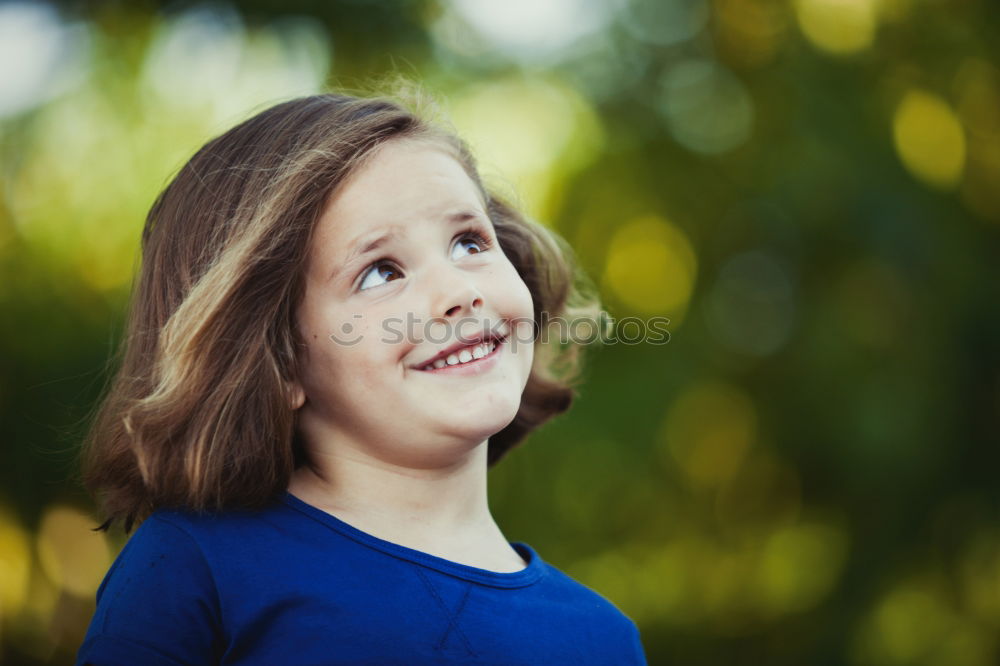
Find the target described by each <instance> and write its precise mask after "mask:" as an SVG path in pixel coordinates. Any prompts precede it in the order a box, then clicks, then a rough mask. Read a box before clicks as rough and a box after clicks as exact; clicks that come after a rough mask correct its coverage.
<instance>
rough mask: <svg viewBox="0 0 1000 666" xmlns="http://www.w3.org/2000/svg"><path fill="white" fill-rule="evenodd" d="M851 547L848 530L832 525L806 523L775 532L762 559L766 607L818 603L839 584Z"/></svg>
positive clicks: (781, 609) (791, 608) (777, 609)
mask: <svg viewBox="0 0 1000 666" xmlns="http://www.w3.org/2000/svg"><path fill="white" fill-rule="evenodd" d="M847 548H848V536H847V534H846V532H844V531H843V530H842V529H840V528H838V527H834V526H832V525H826V524H822V523H804V524H799V525H791V526H787V527H783V528H779V529H778V530H776V531H775V532H773V533H772V534H771V535H770V536H769V537H768V539H767V541H766V545H765V546H764V550H763V553H762V557H761V562H760V571H759V580H758V583H759V586H760V588H759V593H760V595H761V601H762V604H763V606H764V607H765V608H766V609H767V610H768V611H769V612H771V613H774V614H782V613H792V612H799V611H803V610H806V609H808V608H812V607H813V606H815V605H816V604H817V603H819V602H820V601H822V600H823V598H824V597H826V595H827V594H829V592H830V590H831V589H832V588H833V586H834V584H835V583H836V581H837V579H838V577H839V575H840V572H841V570H842V568H843V566H844V561H845V559H846V556H847Z"/></svg>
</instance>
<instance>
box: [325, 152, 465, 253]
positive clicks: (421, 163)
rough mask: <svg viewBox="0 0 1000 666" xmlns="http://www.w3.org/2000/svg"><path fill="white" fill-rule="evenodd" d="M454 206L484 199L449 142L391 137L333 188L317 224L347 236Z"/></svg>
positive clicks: (337, 234) (341, 235) (397, 223)
mask: <svg viewBox="0 0 1000 666" xmlns="http://www.w3.org/2000/svg"><path fill="white" fill-rule="evenodd" d="M455 208H473V209H475V210H480V211H482V210H483V200H482V195H481V194H480V192H479V189H478V188H477V187H476V185H475V183H474V182H473V181H472V179H471V178H469V175H468V174H467V173H466V172H465V169H464V168H463V167H462V165H461V164H460V163H459V162H458V160H457V159H456V158H455V156H454V153H453V152H452V150H451V149H450V147H448V146H445V145H442V144H441V143H439V142H433V141H428V140H412V139H404V140H394V141H389V142H388V143H386V144H384V145H382V146H380V147H379V148H378V149H376V151H375V153H374V154H372V155H371V156H369V157H368V159H367V160H365V162H364V163H363V164H362V165H361V166H360V167H359V168H358V169H357V170H356V171H355V172H354V173H352V174H351V175H350V176H349V177H348V178H347V179H346V180H345V181H344V182H343V183H341V185H340V186H339V187H338V188H337V189H336V190H335V191H334V193H333V195H332V196H331V197H330V199H329V201H328V202H327V203H326V206H325V208H324V210H323V213H322V215H321V217H320V227H321V229H322V228H324V227H325V228H326V229H327V231H328V232H329V233H331V234H332V235H333V236H335V237H336V238H337V239H339V240H342V241H345V242H346V240H345V239H350V238H354V237H355V236H356V235H357V234H358V233H363V232H364V231H366V230H368V229H374V228H376V227H379V226H381V225H396V226H398V225H405V224H406V223H407V222H408V221H411V220H414V219H419V218H428V217H432V216H433V217H437V216H440V215H441V214H443V213H445V212H447V211H451V210H453V209H455ZM317 231H319V230H317ZM330 240H333V238H331V239H330Z"/></svg>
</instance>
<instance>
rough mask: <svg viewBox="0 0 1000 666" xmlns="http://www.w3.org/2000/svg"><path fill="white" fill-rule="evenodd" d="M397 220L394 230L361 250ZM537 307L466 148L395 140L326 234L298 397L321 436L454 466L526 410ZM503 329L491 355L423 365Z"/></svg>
mask: <svg viewBox="0 0 1000 666" xmlns="http://www.w3.org/2000/svg"><path fill="white" fill-rule="evenodd" d="M390 228H391V229H392V230H394V231H395V232H396V236H395V237H394V238H392V239H390V240H388V241H386V242H385V243H384V244H383V245H382V246H381V247H379V248H378V249H375V250H373V251H371V252H369V253H368V254H365V255H364V256H360V257H358V256H354V257H353V258H351V257H352V253H355V252H357V251H360V250H361V249H363V248H364V246H365V245H366V244H367V243H368V242H369V241H371V240H372V239H373V238H374V237H377V236H379V235H380V234H381V233H382V232H385V231H389V230H390ZM470 228H471V229H473V230H474V231H476V232H478V233H479V234H481V235H482V236H484V237H485V238H484V240H485V241H487V242H486V243H483V242H482V241H480V240H477V238H476V236H475V235H474V234H468V233H465V232H466V230H467V229H470ZM532 314H533V311H532V299H531V294H530V292H529V291H528V288H527V286H526V285H525V284H524V281H522V280H521V278H520V276H519V275H518V274H517V271H516V270H515V269H514V266H513V265H512V264H511V263H510V261H509V260H508V259H507V257H506V256H505V255H504V254H503V252H502V250H501V249H500V246H499V244H498V243H497V239H496V234H495V232H494V230H493V225H492V223H491V222H490V220H489V218H488V217H487V215H486V212H485V210H484V208H483V202H482V200H481V197H480V195H479V194H478V191H477V189H476V187H475V185H474V184H473V183H472V181H471V180H470V178H469V177H468V175H467V174H466V173H465V171H464V170H463V169H462V167H461V166H460V165H459V163H458V162H457V161H456V160H455V158H454V157H452V156H451V155H450V154H449V153H448V152H447V149H446V148H444V147H441V146H439V145H437V144H434V143H429V142H427V141H423V142H421V141H415V140H396V141H391V142H389V143H388V144H386V145H384V146H383V147H381V148H380V149H379V150H378V152H377V153H375V155H374V156H372V157H371V159H370V160H369V161H368V162H367V163H366V164H365V165H363V166H362V167H361V168H360V169H359V170H358V171H357V172H355V173H354V174H352V176H351V177H350V178H349V180H348V181H346V182H345V183H343V184H342V185H341V186H340V187H339V188H338V190H337V192H336V193H335V195H334V196H333V197H332V198H331V199H330V201H329V202H328V203H327V207H326V208H325V209H324V211H323V213H322V216H321V218H320V220H319V221H318V223H317V228H316V230H315V234H314V236H313V241H312V247H311V249H310V257H309V269H308V272H307V276H306V292H305V296H304V299H303V303H302V305H301V307H300V309H299V311H298V321H299V327H300V331H301V334H302V337H303V339H304V341H305V342H306V345H307V347H308V349H307V354H306V355H305V357H304V363H303V367H304V370H303V373H302V377H301V384H299V385H298V386H297V387H296V388H297V389H298V392H299V398H298V399H297V400H296V404H295V406H299V405H302V404H303V401H304V406H302V412H301V413H300V418H299V425H300V427H301V428H302V429H303V432H304V434H305V436H306V438H307V441H308V442H309V443H310V445H312V444H313V441H312V440H313V439H315V438H322V440H323V441H330V442H334V443H335V444H336V445H337V446H344V447H354V448H357V449H363V450H364V452H365V453H367V454H371V455H375V456H376V457H378V458H380V459H383V460H386V461H392V462H396V463H399V464H406V465H411V466H421V465H425V466H436V465H442V464H449V463H450V462H454V461H455V460H456V456H457V455H462V454H465V453H467V452H468V451H469V450H470V446H472V447H474V446H475V445H478V444H480V443H482V442H483V440H485V439H487V438H488V437H490V436H491V435H493V434H494V433H496V432H498V431H499V430H501V429H502V428H504V427H505V426H506V425H507V424H508V423H510V422H511V420H513V418H514V416H515V414H516V413H517V410H518V407H519V405H520V401H521V393H522V391H523V390H524V387H525V384H526V383H527V381H528V375H529V372H530V370H531V363H532V356H533V347H532V344H531V332H532V324H531V320H532ZM460 321H461V322H462V323H461V325H459V322H460ZM489 330H492V331H494V332H498V333H500V334H504V333H509V337H508V339H507V340H506V341H505V342H503V343H502V344H497V348H496V350H495V351H494V352H492V353H491V354H490V356H488V357H486V358H483V359H481V360H473V361H472V362H471V363H469V364H468V365H459V366H454V367H453V368H452V369H450V370H449V369H445V370H444V371H440V370H439V371H426V370H422V369H420V368H421V367H424V366H425V365H426V362H427V361H428V360H430V359H432V358H434V357H435V356H437V355H438V354H439V353H440V352H442V351H445V350H447V349H448V348H449V347H451V346H453V345H455V344H456V343H458V342H460V338H462V339H464V340H465V341H466V342H467V341H468V340H469V338H471V337H472V336H473V335H474V334H476V333H483V332H488V331H489ZM331 336H333V337H334V338H336V340H335V339H332V338H331ZM514 338H516V341H515V340H514ZM487 349H489V347H487ZM470 351H471V348H470ZM456 355H458V354H456Z"/></svg>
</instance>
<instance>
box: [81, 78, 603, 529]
mask: <svg viewBox="0 0 1000 666" xmlns="http://www.w3.org/2000/svg"><path fill="white" fill-rule="evenodd" d="M411 137H412V138H421V137H424V138H432V139H434V140H439V141H443V142H445V143H446V144H447V145H448V146H450V147H451V148H452V149H453V150H454V154H455V155H456V157H457V159H458V160H459V162H460V163H461V164H462V166H463V167H464V168H465V170H466V171H467V172H468V174H469V176H470V177H471V178H472V180H473V181H474V182H475V183H476V185H477V186H478V187H479V188H480V191H481V192H482V194H483V197H484V200H485V201H486V202H487V212H488V214H489V216H490V218H491V220H492V223H493V225H494V228H495V229H496V234H497V238H498V240H499V243H500V246H501V248H502V250H503V252H504V254H505V255H506V256H507V257H508V258H509V259H510V261H511V263H512V264H513V265H514V267H515V268H516V269H517V271H518V273H519V274H520V276H521V278H522V279H523V280H524V282H525V284H526V285H527V286H528V289H529V290H530V291H531V295H532V298H533V299H534V307H535V312H534V315H535V322H536V330H538V329H537V325H538V323H539V322H540V321H542V317H543V316H548V317H551V316H558V315H564V314H567V313H568V311H569V310H575V311H578V312H584V313H588V314H596V313H597V312H599V309H598V308H597V302H596V300H595V299H594V298H593V297H591V296H589V295H586V294H585V293H584V291H585V289H584V288H585V287H588V286H589V283H587V282H586V278H584V277H583V276H582V274H580V273H579V272H578V271H577V270H576V269H575V268H574V263H573V261H572V253H571V251H570V250H569V248H568V246H567V245H566V243H565V241H563V240H562V239H560V238H559V237H558V236H556V235H555V234H553V233H552V232H550V231H548V230H547V229H546V228H545V227H542V226H541V225H539V224H537V223H535V222H532V221H529V220H527V219H526V218H525V217H524V216H522V215H521V214H520V213H519V212H518V211H517V210H515V209H514V208H513V207H512V206H510V205H508V204H507V203H505V202H504V201H501V200H500V199H499V198H498V197H497V196H496V195H494V194H493V193H491V192H489V191H488V190H487V189H486V188H485V187H484V186H483V184H482V182H481V179H480V177H479V175H478V172H477V169H476V165H475V161H474V160H473V158H472V156H471V154H470V153H469V151H468V149H467V147H466V146H465V144H464V143H463V142H462V141H461V140H460V139H459V138H457V137H456V136H455V135H454V133H453V132H451V131H449V130H446V129H444V128H443V127H441V126H439V125H437V124H435V123H432V122H430V121H428V120H425V119H423V118H422V117H421V115H419V114H418V113H417V112H415V111H411V110H408V109H407V108H405V107H404V106H403V105H402V104H400V103H397V102H394V101H391V100H389V99H387V98H374V99H365V98H360V97H352V96H347V95H334V94H327V95H315V96H311V97H303V98H299V99H294V100H291V101H288V102H284V103H282V104H278V105H276V106H273V107H271V108H269V109H267V110H265V111H263V112H261V113H259V114H258V115H256V116H254V117H252V118H250V119H249V120H246V121H245V122H243V123H241V124H239V125H237V126H236V127H234V128H232V129H231V130H229V131H228V132H226V133H224V134H222V135H221V136H219V137H217V138H215V139H213V140H212V141H209V142H208V143H207V144H206V145H205V146H204V147H202V148H201V149H200V150H199V151H198V152H197V153H196V154H195V155H194V157H192V158H191V160H190V161H188V163H187V164H186V165H185V166H184V167H183V168H182V169H181V170H180V172H179V173H178V174H177V176H176V177H175V178H174V179H173V181H172V182H171V183H170V184H169V185H168V186H167V187H166V188H165V189H164V190H163V192H162V193H161V194H160V195H159V197H158V198H157V199H156V202H155V203H154V204H153V207H152V209H151V210H150V211H149V215H148V216H147V218H146V224H145V228H144V229H143V233H142V266H141V269H140V271H139V274H138V276H137V279H136V280H135V282H134V284H133V291H132V296H131V305H130V308H129V313H128V319H127V328H126V332H125V337H124V339H123V341H122V344H121V347H120V349H119V353H118V358H120V364H119V367H118V370H117V372H116V373H115V374H114V376H113V378H112V379H111V382H110V386H109V388H108V391H107V394H106V395H105V397H104V400H103V402H102V403H101V404H100V406H99V407H98V409H97V412H96V415H95V418H94V421H93V423H92V426H91V429H90V432H89V433H88V435H87V437H86V440H85V442H84V447H83V450H82V458H81V472H82V482H83V484H84V486H85V487H86V488H87V490H89V491H90V492H91V493H92V494H93V495H94V496H95V497H97V498H98V501H99V504H100V508H101V510H102V512H103V514H104V517H105V518H106V520H105V522H104V523H103V524H102V525H100V526H99V527H98V528H97V529H102V530H106V529H108V528H109V526H111V525H113V524H114V522H115V521H117V520H121V521H123V523H124V528H125V532H126V533H127V532H129V531H131V529H132V525H133V523H134V522H135V521H136V520H139V521H142V520H144V519H145V518H146V517H147V516H148V515H149V514H150V513H151V512H152V511H154V510H155V509H157V508H158V507H186V508H190V509H194V510H218V509H223V508H238V507H244V508H250V507H257V506H262V505H264V504H265V503H266V502H268V501H269V500H270V498H271V497H272V495H274V494H275V493H277V492H280V491H283V490H284V489H285V488H286V487H287V485H288V482H289V480H290V478H291V474H292V472H293V471H294V469H295V468H296V467H298V466H299V465H300V464H302V462H303V461H304V460H305V451H304V448H303V443H302V441H301V440H300V438H299V436H298V435H297V433H296V428H295V419H296V412H294V411H293V410H292V409H291V407H290V399H289V398H290V394H289V391H290V389H289V380H291V379H292V378H294V377H297V376H298V375H297V363H299V362H300V361H299V355H298V354H297V353H296V350H297V349H299V347H300V344H301V340H299V338H298V334H297V332H296V326H295V319H294V313H295V311H296V308H297V306H298V304H299V302H300V300H301V298H302V296H303V292H304V270H305V262H306V258H307V255H308V252H307V250H308V247H309V243H310V239H311V236H312V233H313V228H314V226H315V223H316V220H317V219H318V217H319V215H320V213H321V211H322V209H323V206H324V203H325V202H326V201H327V199H328V197H329V196H330V193H331V192H332V191H333V190H334V189H335V188H336V187H337V186H338V184H339V183H341V182H342V181H343V180H344V179H345V178H346V176H347V175H348V174H349V173H351V172H352V170H354V169H356V168H357V167H358V165H359V164H360V163H361V162H362V161H363V160H364V159H365V158H366V156H369V155H371V154H372V153H373V149H374V148H376V147H378V146H379V145H381V144H382V143H384V142H386V141H388V140H395V139H402V138H411ZM543 313H545V315H543ZM534 344H535V350H536V354H535V361H534V364H533V367H532V371H531V375H530V377H529V380H528V383H527V386H526V387H525V390H524V393H523V395H522V399H521V405H520V408H519V411H518V413H517V416H516V417H515V418H514V420H513V421H512V422H511V423H510V424H509V425H508V426H507V427H506V428H504V429H503V430H501V431H500V432H498V433H497V434H495V435H494V436H492V437H490V439H489V444H488V447H489V450H488V464H489V465H490V466H492V465H494V464H495V463H496V462H497V461H499V460H500V459H501V458H502V457H503V456H504V454H506V452H507V451H509V450H510V449H511V448H512V447H513V446H515V445H516V444H517V443H518V442H520V441H521V440H523V439H524V437H525V436H526V435H527V434H528V433H530V432H531V431H532V430H533V429H535V428H537V427H538V426H540V425H541V424H543V423H544V422H546V421H547V420H549V419H550V418H552V417H553V416H555V415H556V414H559V413H561V412H563V411H565V410H566V409H568V408H569V406H570V404H571V403H572V400H573V397H574V394H575V391H574V389H573V385H574V384H575V383H576V380H577V379H578V377H579V370H580V355H579V352H580V349H579V346H578V345H574V344H569V345H566V344H553V343H550V342H544V343H543V342H542V341H541V340H540V339H536V341H535V343H534Z"/></svg>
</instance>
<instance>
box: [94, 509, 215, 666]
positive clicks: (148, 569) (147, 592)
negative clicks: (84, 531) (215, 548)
mask: <svg viewBox="0 0 1000 666" xmlns="http://www.w3.org/2000/svg"><path fill="white" fill-rule="evenodd" d="M168 628H169V629H168ZM221 636H222V619H221V610H220V607H219V597H218V592H217V589H216V585H215V580H214V577H213V574H212V570H211V568H210V567H209V566H208V563H207V562H206V560H205V557H204V554H203V553H202V551H201V548H200V547H199V546H198V543H197V542H196V541H195V539H194V538H192V536H191V535H190V534H189V533H188V532H187V531H186V530H185V529H183V527H182V526H180V525H179V524H177V523H175V522H173V521H172V520H171V519H170V517H169V516H164V515H158V514H157V513H154V514H153V515H151V516H150V517H148V518H147V519H146V520H145V521H143V523H142V524H141V525H140V526H139V527H138V528H137V529H136V530H135V532H134V533H133V534H132V536H131V537H130V538H129V539H128V541H127V542H126V543H125V546H124V548H123V549H122V551H121V552H120V553H119V554H118V557H117V558H116V559H115V561H114V563H113V564H112V565H111V568H110V569H109V570H108V572H107V574H106V575H105V577H104V580H103V581H102V582H101V585H100V587H99V588H98V590H97V608H96V610H95V612H94V616H93V618H92V620H91V624H90V627H89V630H88V632H87V636H86V639H85V642H84V645H83V646H82V647H81V651H80V653H79V655H78V659H79V660H80V661H79V662H78V663H86V662H87V661H93V662H94V663H109V664H110V663H124V662H126V661H128V660H132V661H131V663H150V664H154V663H155V664H160V663H188V664H200V663H206V660H208V659H209V657H210V656H211V655H212V654H214V653H215V650H216V649H217V648H218V646H219V644H220V640H221Z"/></svg>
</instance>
